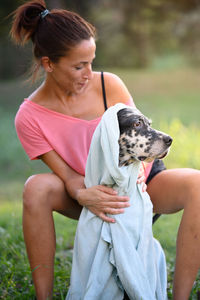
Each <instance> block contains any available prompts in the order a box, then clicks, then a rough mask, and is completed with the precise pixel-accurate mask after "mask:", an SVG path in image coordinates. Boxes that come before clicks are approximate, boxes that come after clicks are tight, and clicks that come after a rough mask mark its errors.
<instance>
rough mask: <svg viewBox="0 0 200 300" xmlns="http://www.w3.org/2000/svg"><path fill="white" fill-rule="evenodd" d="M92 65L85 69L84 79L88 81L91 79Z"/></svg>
mask: <svg viewBox="0 0 200 300" xmlns="http://www.w3.org/2000/svg"><path fill="white" fill-rule="evenodd" d="M92 76H93V74H92V65H89V66H88V67H87V69H86V72H85V74H84V78H87V79H88V80H90V79H92Z"/></svg>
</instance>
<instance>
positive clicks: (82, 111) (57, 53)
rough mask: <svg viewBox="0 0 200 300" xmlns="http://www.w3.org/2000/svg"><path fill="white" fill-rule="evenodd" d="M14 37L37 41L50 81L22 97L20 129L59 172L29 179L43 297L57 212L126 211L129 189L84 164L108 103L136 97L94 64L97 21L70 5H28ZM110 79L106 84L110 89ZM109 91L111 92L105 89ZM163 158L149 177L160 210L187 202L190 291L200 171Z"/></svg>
mask: <svg viewBox="0 0 200 300" xmlns="http://www.w3.org/2000/svg"><path fill="white" fill-rule="evenodd" d="M11 34H12V37H13V39H14V40H15V41H16V42H17V43H21V44H23V43H24V42H26V41H28V40H29V39H30V40H32V42H33V50H34V57H35V59H36V69H35V70H36V71H37V70H38V69H39V67H40V66H41V67H42V68H43V69H44V71H45V74H46V76H45V79H44V82H43V83H42V84H41V85H40V86H39V87H38V89H36V90H35V91H34V93H33V94H31V95H30V96H29V97H28V98H27V99H25V100H24V102H23V103H22V104H21V106H20V108H19V111H18V113H17V115H16V130H17V133H18V136H19V139H20V141H21V143H22V145H23V147H24V149H25V151H26V152H27V154H28V156H29V157H30V159H36V158H39V159H42V160H43V161H44V163H46V164H47V165H48V166H49V167H50V169H51V170H52V173H49V174H37V175H34V176H31V177H30V178H29V179H28V180H27V182H26V183H25V187H24V194H23V230H24V239H25V243H26V248H27V253H28V258H29V261H30V266H31V270H32V275H33V281H34V285H35V290H36V295H37V299H39V300H41V299H47V297H49V298H51V297H52V290H53V268H54V254H55V230H54V222H53V217H52V212H53V211H57V212H59V213H61V214H63V215H65V216H68V217H70V218H75V219H78V218H79V215H80V212H81V207H82V206H86V207H87V208H88V209H90V210H91V211H92V212H93V213H95V214H96V215H97V216H99V217H100V218H102V219H103V220H105V221H107V222H114V216H113V218H109V217H108V216H107V213H109V214H113V215H115V214H119V213H123V212H124V209H126V207H128V206H129V202H128V201H129V199H128V198H127V197H122V196H118V195H117V194H116V193H115V192H114V191H113V190H112V189H111V188H108V187H105V186H94V187H92V188H89V189H86V188H85V186H84V170H85V164H86V159H87V154H88V150H89V146H90V141H91V138H92V135H93V132H94V130H95V128H96V126H97V124H98V123H99V121H100V119H101V116H102V114H103V113H104V111H105V109H106V108H107V107H110V106H112V105H114V104H116V103H117V102H122V103H125V104H128V105H133V103H132V100H131V95H130V94H129V92H128V90H127V88H126V87H125V85H124V84H123V82H122V81H121V80H120V79H119V78H118V77H117V76H116V75H114V74H111V73H105V74H104V76H102V74H101V73H100V72H93V71H92V62H93V60H94V58H95V50H96V45H95V29H94V27H93V26H92V25H91V24H89V23H88V22H86V21H85V20H84V19H82V18H81V17H80V16H79V15H77V14H75V13H73V12H70V11H67V10H56V9H54V10H52V11H48V10H47V9H46V5H45V3H44V1H43V0H35V1H30V2H27V3H25V4H24V5H22V6H20V7H19V8H18V9H17V10H16V12H15V14H14V20H13V25H12V29H11ZM102 87H103V89H102ZM104 91H105V93H104ZM164 169H165V168H164V166H163V164H162V163H159V162H157V161H156V162H155V163H154V164H153V167H152V170H151V173H150V175H149V177H148V179H147V191H148V193H149V194H150V197H151V199H152V202H153V205H154V211H155V212H157V213H162V214H163V213H167V214H169V213H174V212H177V211H179V210H181V209H184V213H183V217H182V221H181V224H180V228H179V232H178V237H177V255H176V267H175V276H174V290H173V297H174V299H176V300H179V299H180V300H186V299H188V298H189V295H190V291H191V288H192V285H193V282H194V280H195V278H196V275H197V271H198V269H199V265H200V218H199V212H200V184H199V183H200V172H199V171H197V170H192V169H176V170H164Z"/></svg>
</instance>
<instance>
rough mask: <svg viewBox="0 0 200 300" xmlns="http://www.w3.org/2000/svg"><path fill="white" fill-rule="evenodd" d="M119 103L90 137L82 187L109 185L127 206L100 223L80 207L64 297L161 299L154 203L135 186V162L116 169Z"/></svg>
mask: <svg viewBox="0 0 200 300" xmlns="http://www.w3.org/2000/svg"><path fill="white" fill-rule="evenodd" d="M125 107H127V106H125V105H124V104H117V105H115V106H113V107H111V108H109V109H108V110H107V111H106V112H105V113H104V115H103V117H102V120H101V122H100V123H99V125H98V127H97V128H96V130H95V133H94V135H93V139H92V143H91V147H90V151H89V156H88V161H87V167H86V176H85V185H86V187H91V186H94V185H98V184H101V185H107V186H111V187H113V188H114V189H115V190H117V191H118V194H119V195H128V196H129V197H130V204H131V206H130V207H128V208H126V209H125V213H123V214H119V215H116V216H115V219H116V223H114V224H110V223H106V222H103V221H102V220H101V219H100V218H98V217H97V216H96V215H94V214H93V213H91V212H90V211H89V210H88V209H87V208H83V210H82V213H81V216H80V219H79V222H78V227H77V231H76V237H75V244H74V252H73V263H72V271H71V282H70V289H69V291H68V294H67V297H66V300H122V299H123V296H124V290H125V291H126V293H127V294H128V296H129V298H130V299H131V300H134V299H136V300H142V299H143V300H155V299H158V300H165V299H167V296H166V281H167V279H166V264H165V256H164V252H163V250H162V248H161V246H160V244H159V243H158V242H157V241H156V240H155V239H154V238H153V234H152V203H151V201H150V198H149V196H148V194H147V193H146V192H142V190H141V188H142V187H141V185H140V184H139V185H138V184H137V183H136V181H137V177H138V171H139V167H140V163H139V162H135V163H134V164H131V165H129V166H128V167H118V161H119V145H118V138H119V126H118V119H117V112H118V110H120V109H122V108H125Z"/></svg>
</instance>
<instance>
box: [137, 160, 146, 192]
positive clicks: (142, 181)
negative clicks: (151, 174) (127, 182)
mask: <svg viewBox="0 0 200 300" xmlns="http://www.w3.org/2000/svg"><path fill="white" fill-rule="evenodd" d="M145 180H146V178H145V173H144V165H143V164H141V166H140V170H139V174H138V178H137V183H138V184H142V191H143V192H146V190H147V185H146V183H145Z"/></svg>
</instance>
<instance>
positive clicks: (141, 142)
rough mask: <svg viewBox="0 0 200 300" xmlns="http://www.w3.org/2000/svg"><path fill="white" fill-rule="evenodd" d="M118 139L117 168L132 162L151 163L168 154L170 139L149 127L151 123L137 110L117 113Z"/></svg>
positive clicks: (130, 109) (127, 109)
mask: <svg viewBox="0 0 200 300" xmlns="http://www.w3.org/2000/svg"><path fill="white" fill-rule="evenodd" d="M117 116H118V121H119V128H120V137H119V166H123V165H125V166H127V165H129V164H131V163H132V162H133V161H134V160H138V161H144V162H151V161H152V160H154V159H155V158H158V159H162V158H164V157H165V156H166V155H167V154H168V152H169V148H170V146H171V143H172V138H171V137H170V136H169V135H167V134H165V133H163V132H161V131H158V130H155V129H153V128H152V127H151V122H150V120H149V119H148V118H146V117H145V116H144V115H143V114H142V113H141V112H140V111H139V110H137V109H135V108H124V109H121V110H120V111H118V113H117Z"/></svg>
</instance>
